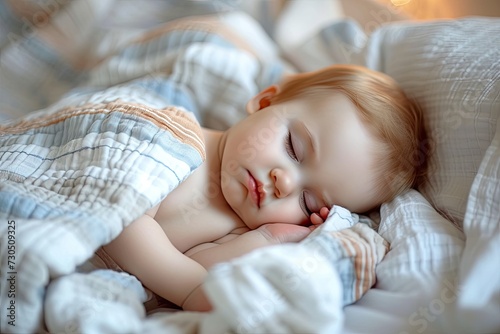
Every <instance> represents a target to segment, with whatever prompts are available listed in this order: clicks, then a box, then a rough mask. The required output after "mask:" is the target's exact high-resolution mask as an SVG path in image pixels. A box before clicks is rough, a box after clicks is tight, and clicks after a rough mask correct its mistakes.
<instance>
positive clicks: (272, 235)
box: [256, 223, 312, 244]
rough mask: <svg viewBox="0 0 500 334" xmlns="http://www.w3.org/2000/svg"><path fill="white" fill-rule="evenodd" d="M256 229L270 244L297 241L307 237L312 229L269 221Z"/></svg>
mask: <svg viewBox="0 0 500 334" xmlns="http://www.w3.org/2000/svg"><path fill="white" fill-rule="evenodd" d="M256 231H258V232H260V233H261V234H262V235H263V236H264V237H265V238H266V239H267V240H268V241H269V242H270V244H282V243H287V242H299V241H301V240H302V239H304V238H305V237H307V236H308V235H309V233H311V231H312V229H310V228H309V227H306V226H300V225H292V224H283V223H271V224H265V225H262V226H260V227H259V228H258V229H257V230H256Z"/></svg>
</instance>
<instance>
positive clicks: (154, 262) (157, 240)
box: [104, 211, 211, 311]
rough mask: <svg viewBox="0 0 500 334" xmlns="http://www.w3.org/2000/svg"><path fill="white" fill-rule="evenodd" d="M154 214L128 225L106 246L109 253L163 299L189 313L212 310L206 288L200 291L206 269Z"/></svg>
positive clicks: (146, 215) (149, 213)
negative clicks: (174, 241)
mask: <svg viewBox="0 0 500 334" xmlns="http://www.w3.org/2000/svg"><path fill="white" fill-rule="evenodd" d="M153 212H154V211H153ZM151 213H152V212H151V211H150V212H148V214H145V215H144V216H142V217H140V218H139V219H137V220H135V221H134V222H132V223H131V224H130V225H129V226H127V227H126V228H125V229H124V230H123V231H122V233H121V234H120V235H119V236H118V237H117V238H116V239H115V240H113V241H112V242H111V243H110V244H108V245H106V246H104V249H105V251H106V252H107V253H108V254H109V255H110V256H111V257H112V258H113V260H115V262H116V263H117V264H118V265H119V266H120V267H122V268H123V269H124V270H126V271H128V272H129V273H131V274H133V275H135V276H137V278H138V279H139V280H140V281H141V282H142V283H143V284H144V285H145V286H146V287H148V288H149V289H150V290H152V291H153V292H155V293H156V294H158V295H160V296H162V297H163V298H165V299H167V300H169V301H171V302H173V303H175V304H177V305H179V306H182V307H183V308H184V309H185V310H192V311H208V310H210V308H211V306H210V304H209V302H208V300H207V299H206V297H205V295H204V294H203V291H202V289H197V287H198V286H200V285H201V284H202V282H203V280H204V278H205V276H206V274H207V272H206V270H205V268H204V267H203V266H202V265H200V264H199V263H197V262H196V261H194V260H192V259H190V258H189V257H187V256H185V255H184V254H182V253H181V252H179V251H178V250H177V248H175V247H174V245H172V243H171V242H170V240H169V239H168V237H167V235H166V234H165V232H164V231H163V229H162V228H161V226H160V225H159V224H158V223H157V222H156V221H155V220H154V219H153V217H152V216H151ZM153 215H154V214H153ZM191 294H193V295H192V296H190V295H191Z"/></svg>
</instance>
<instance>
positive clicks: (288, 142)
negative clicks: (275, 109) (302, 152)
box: [285, 131, 299, 162]
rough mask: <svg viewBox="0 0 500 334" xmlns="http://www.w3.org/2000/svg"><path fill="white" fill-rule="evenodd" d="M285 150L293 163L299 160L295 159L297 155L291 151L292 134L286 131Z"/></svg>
mask: <svg viewBox="0 0 500 334" xmlns="http://www.w3.org/2000/svg"><path fill="white" fill-rule="evenodd" d="M285 148H286V151H287V152H288V155H289V156H290V157H291V158H292V159H293V160H295V161H297V162H298V161H299V158H297V154H295V150H294V149H293V143H292V133H291V132H290V131H288V135H287V136H286V137H285Z"/></svg>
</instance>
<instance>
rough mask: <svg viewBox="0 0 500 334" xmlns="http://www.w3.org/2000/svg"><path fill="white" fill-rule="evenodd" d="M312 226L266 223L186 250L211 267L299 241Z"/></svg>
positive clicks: (198, 260)
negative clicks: (197, 249)
mask: <svg viewBox="0 0 500 334" xmlns="http://www.w3.org/2000/svg"><path fill="white" fill-rule="evenodd" d="M311 230H312V228H311V227H305V226H299V225H290V224H266V225H263V226H261V227H259V228H257V229H256V230H251V231H248V232H244V233H242V234H241V235H236V236H232V235H231V236H232V237H230V235H228V236H226V237H224V238H221V239H220V243H211V244H210V245H207V246H206V247H203V248H202V249H200V250H199V251H195V252H189V251H188V252H186V255H188V256H189V257H190V258H192V259H193V260H195V261H196V262H198V263H200V264H201V265H203V266H204V267H205V268H206V269H209V268H210V267H212V266H213V265H214V264H217V263H219V262H225V261H229V260H231V259H234V258H237V257H239V256H242V255H244V254H246V253H249V252H250V251H252V250H254V249H257V248H261V247H265V246H271V245H277V244H282V243H287V242H299V241H301V240H302V239H304V238H305V237H306V236H307V235H309V233H310V232H311Z"/></svg>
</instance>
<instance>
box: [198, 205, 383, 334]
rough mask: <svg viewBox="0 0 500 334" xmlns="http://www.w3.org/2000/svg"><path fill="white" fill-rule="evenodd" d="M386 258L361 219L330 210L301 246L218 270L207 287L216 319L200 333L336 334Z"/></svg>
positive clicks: (268, 251) (261, 253)
mask: <svg viewBox="0 0 500 334" xmlns="http://www.w3.org/2000/svg"><path fill="white" fill-rule="evenodd" d="M387 251H388V243H387V242H386V241H385V240H384V239H383V238H382V237H381V236H380V235H378V234H377V233H376V232H375V231H374V230H373V229H372V228H370V227H369V226H368V225H367V224H364V223H359V216H358V215H355V214H351V213H350V212H349V211H348V210H346V209H344V208H342V207H334V208H332V210H331V212H330V215H329V216H328V218H327V220H326V222H325V223H324V224H323V225H322V226H320V227H319V228H317V229H316V230H315V231H314V232H313V233H311V235H310V236H309V237H307V238H306V239H305V240H304V241H302V242H301V243H297V244H283V245H279V246H274V247H266V248H262V249H258V250H256V251H254V252H251V253H250V254H247V255H245V256H243V257H241V258H239V259H235V260H233V261H231V262H228V263H222V264H219V265H217V266H215V267H214V268H213V269H212V270H211V271H210V272H209V277H208V279H207V281H206V285H205V290H206V293H207V294H208V296H209V298H210V300H211V302H212V304H213V306H214V311H213V312H212V313H210V314H209V315H208V316H207V317H206V318H204V319H203V321H202V325H201V332H202V333H205V332H206V333H214V332H220V333H222V332H225V331H234V332H238V333H309V332H311V333H312V332H314V333H329V334H332V333H339V332H340V330H341V328H342V322H343V312H342V308H343V306H345V305H347V304H351V303H353V302H355V301H356V300H358V299H359V298H361V297H362V295H363V294H364V293H365V292H366V291H367V290H368V289H369V288H370V287H371V286H373V284H375V281H376V276H375V267H376V265H377V264H378V263H379V262H380V261H381V260H382V258H383V257H384V255H385V253H386V252H387ZM312 306H314V307H312Z"/></svg>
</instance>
